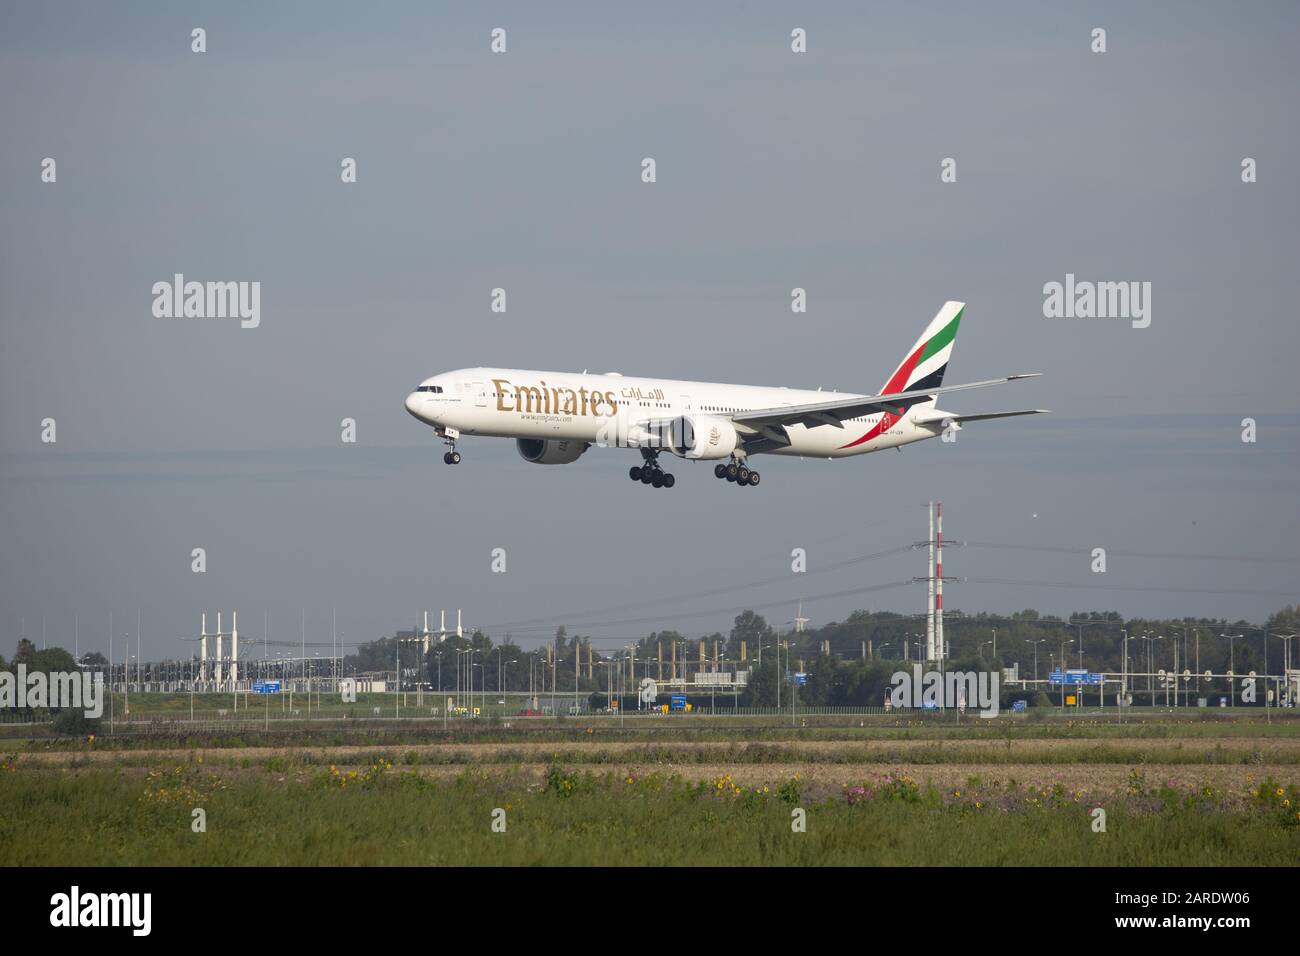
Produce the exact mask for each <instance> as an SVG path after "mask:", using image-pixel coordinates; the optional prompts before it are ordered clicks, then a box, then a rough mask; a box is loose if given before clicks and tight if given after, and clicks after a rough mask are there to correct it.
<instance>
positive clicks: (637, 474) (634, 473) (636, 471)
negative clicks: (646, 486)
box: [627, 465, 641, 481]
mask: <svg viewBox="0 0 1300 956" xmlns="http://www.w3.org/2000/svg"><path fill="white" fill-rule="evenodd" d="M627 476H628V477H629V478H631V479H632V480H633V481H640V480H641V469H640V468H638V467H637V466H636V465H633V466H632V467H631V468H629V469H628V470H627Z"/></svg>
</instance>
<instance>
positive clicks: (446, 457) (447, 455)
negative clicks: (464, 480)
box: [442, 452, 451, 465]
mask: <svg viewBox="0 0 1300 956" xmlns="http://www.w3.org/2000/svg"><path fill="white" fill-rule="evenodd" d="M442 463H443V464H444V465H450V464H451V452H445V453H444V454H443V456H442Z"/></svg>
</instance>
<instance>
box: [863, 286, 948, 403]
mask: <svg viewBox="0 0 1300 956" xmlns="http://www.w3.org/2000/svg"><path fill="white" fill-rule="evenodd" d="M965 309H966V303H965V302H945V303H944V304H943V308H942V309H940V310H939V312H938V314H937V315H935V317H934V318H933V319H932V320H931V321H930V324H929V325H927V326H926V327H925V331H924V332H922V333H921V337H920V338H919V339H917V340H916V344H915V345H913V346H912V348H911V349H910V350H909V351H908V353H907V356H906V357H905V358H904V359H903V361H902V362H901V363H899V366H898V368H896V369H894V374H893V375H891V376H889V381H887V382H886V383H885V387H884V388H882V389H881V390H880V394H882V395H888V394H891V393H894V392H910V391H919V390H921V389H926V388H938V387H939V386H940V385H942V384H943V373H944V372H945V371H947V369H948V357H949V356H950V355H952V345H953V341H954V340H955V339H956V338H957V326H958V325H959V324H960V323H961V316H962V312H964V311H965Z"/></svg>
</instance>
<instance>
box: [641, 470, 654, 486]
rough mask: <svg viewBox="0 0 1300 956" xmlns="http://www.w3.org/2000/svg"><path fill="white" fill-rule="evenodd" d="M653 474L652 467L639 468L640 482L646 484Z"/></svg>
mask: <svg viewBox="0 0 1300 956" xmlns="http://www.w3.org/2000/svg"><path fill="white" fill-rule="evenodd" d="M654 476H655V473H654V470H653V469H651V468H642V469H641V484H643V485H648V484H650V480H651V479H652V478H654Z"/></svg>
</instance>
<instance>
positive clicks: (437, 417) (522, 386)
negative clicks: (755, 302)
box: [406, 302, 1046, 488]
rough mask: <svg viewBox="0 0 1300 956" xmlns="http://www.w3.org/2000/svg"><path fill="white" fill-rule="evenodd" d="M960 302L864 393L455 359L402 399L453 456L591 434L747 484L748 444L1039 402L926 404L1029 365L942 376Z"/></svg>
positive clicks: (563, 448)
mask: <svg viewBox="0 0 1300 956" xmlns="http://www.w3.org/2000/svg"><path fill="white" fill-rule="evenodd" d="M964 309H965V304H964V303H962V302H946V303H944V306H943V308H942V309H940V310H939V313H938V315H936V316H935V317H934V320H933V321H932V322H930V324H929V325H928V326H927V327H926V329H925V332H924V333H922V335H921V337H920V338H919V339H917V341H916V344H915V345H913V346H912V348H911V349H909V350H908V352H907V355H906V356H905V357H904V358H903V361H902V362H900V363H899V365H898V368H896V369H895V370H894V374H893V375H891V376H889V379H888V380H887V381H886V382H885V385H884V387H883V388H882V389H881V390H880V393H879V394H876V395H854V394H845V393H839V392H837V393H827V392H823V391H821V390H820V389H819V390H817V391H811V390H807V389H793V388H772V387H765V386H757V385H720V384H717V383H714V382H684V381H676V380H673V379H662V378H632V377H630V376H624V375H621V374H620V373H618V372H605V373H603V374H598V375H589V374H587V373H586V372H583V373H582V374H581V375H578V374H574V373H570V372H539V371H530V370H527V369H514V368H463V369H457V370H456V371H454V372H443V373H442V374H440V375H435V376H433V377H432V378H428V379H425V380H424V381H423V382H421V383H420V387H419V388H417V389H416V390H415V391H413V392H411V394H410V395H408V396H407V397H406V409H407V411H409V412H410V413H411V414H412V415H414V416H415V417H416V418H418V419H419V420H420V421H422V422H424V423H426V424H428V425H432V426H433V429H434V431H435V432H436V433H437V435H438V437H440V438H442V439H443V440H444V441H445V442H446V444H447V445H449V446H450V449H449V450H448V451H447V453H446V454H445V455H443V461H445V462H446V463H447V464H449V465H455V464H459V463H460V452H458V451H457V450H456V443H457V442H458V441H459V440H460V439H461V438H462V437H464V436H466V435H482V436H487V437H491V438H513V439H514V440H515V445H516V447H517V448H518V450H519V454H520V455H522V456H523V458H524V460H526V461H529V462H533V463H535V464H539V465H564V464H568V463H570V462H573V461H576V460H577V459H578V457H579V456H580V455H582V454H583V453H584V452H585V451H586V450H587V449H588V448H590V447H591V446H592V445H598V446H600V447H616V448H635V449H638V450H639V451H640V453H641V458H642V462H641V464H639V465H636V466H634V467H632V468H631V469H630V470H629V472H628V474H629V476H630V477H631V478H632V480H633V481H639V482H641V483H642V484H647V485H652V486H654V487H655V488H671V487H672V486H673V484H674V483H675V479H674V477H673V476H672V475H671V474H670V473H668V472H666V471H664V470H663V468H662V467H661V466H660V464H659V455H660V453H661V452H665V451H667V452H669V453H670V454H672V455H675V456H677V457H679V458H684V459H687V460H690V461H694V460H705V461H715V462H717V464H716V465H715V466H714V469H713V473H714V475H715V476H716V477H718V478H722V479H726V480H727V481H730V482H734V483H735V484H737V485H739V486H741V487H744V486H746V485H757V484H758V483H759V474H758V472H757V471H755V470H754V469H753V468H752V467H750V463H749V462H750V456H752V455H760V454H765V455H798V456H800V457H806V458H821V457H825V458H847V457H848V456H850V455H864V454H866V453H868V452H873V451H880V450H881V449H884V448H901V447H902V446H903V445H910V444H911V443H912V442H916V441H922V440H923V439H926V438H936V437H939V436H940V435H942V434H943V433H944V431H945V429H951V430H954V431H955V430H957V429H959V428H961V426H962V425H963V424H965V423H967V422H977V421H987V420H989V419H993V418H1011V417H1014V416H1017V415H1035V414H1039V413H1042V412H1044V411H1046V409H1041V408H1031V409H1025V410H1022V411H1013V412H994V413H991V414H981V415H959V414H955V413H953V412H945V411H940V410H939V409H938V408H936V402H937V401H938V397H939V396H940V395H941V394H943V393H945V392H956V391H961V390H964V389H971V388H983V387H985V386H988V385H999V384H1001V383H1003V382H1012V381H1016V380H1018V379H1022V378H1032V377H1034V376H1035V375H1037V374H1038V373H1031V374H1021V375H1007V376H1005V377H1003V378H995V379H989V380H987V381H983V382H970V383H967V384H965V385H947V386H945V385H944V384H943V376H944V372H945V371H946V370H947V368H948V358H949V356H950V355H951V354H952V346H953V341H954V339H955V338H956V336H957V326H958V325H959V324H960V323H961V317H962V312H963V311H964Z"/></svg>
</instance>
